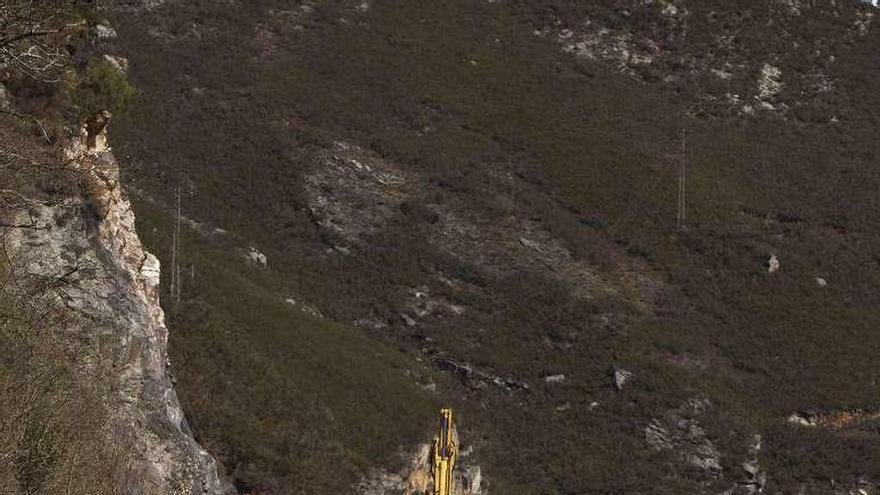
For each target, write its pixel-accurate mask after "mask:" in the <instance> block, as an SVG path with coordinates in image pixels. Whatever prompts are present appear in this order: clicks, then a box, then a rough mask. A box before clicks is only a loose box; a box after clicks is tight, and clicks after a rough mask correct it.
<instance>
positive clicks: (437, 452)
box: [432, 409, 458, 495]
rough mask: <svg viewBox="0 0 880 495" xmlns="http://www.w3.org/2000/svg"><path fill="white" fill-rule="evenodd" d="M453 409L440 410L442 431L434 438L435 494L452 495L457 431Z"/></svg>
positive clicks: (456, 451) (456, 452)
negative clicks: (453, 421) (453, 419)
mask: <svg viewBox="0 0 880 495" xmlns="http://www.w3.org/2000/svg"><path fill="white" fill-rule="evenodd" d="M453 428H455V425H454V424H453V423H452V409H442V410H440V433H439V434H438V435H437V437H436V438H435V439H434V455H433V465H432V467H433V474H434V495H452V470H453V469H454V468H455V456H456V455H457V454H458V445H455V433H454V430H453Z"/></svg>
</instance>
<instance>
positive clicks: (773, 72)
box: [758, 64, 782, 100]
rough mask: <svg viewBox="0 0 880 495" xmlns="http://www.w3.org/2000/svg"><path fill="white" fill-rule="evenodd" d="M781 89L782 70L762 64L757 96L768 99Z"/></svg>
mask: <svg viewBox="0 0 880 495" xmlns="http://www.w3.org/2000/svg"><path fill="white" fill-rule="evenodd" d="M781 91H782V71H781V70H780V69H779V67H776V66H775V65H770V64H764V66H763V67H761V76H760V77H759V78H758V98H759V99H761V100H769V99H771V98H773V97H774V96H776V95H778V94H779V93H780V92H781Z"/></svg>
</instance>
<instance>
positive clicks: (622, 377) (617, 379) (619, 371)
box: [611, 368, 633, 390]
mask: <svg viewBox="0 0 880 495" xmlns="http://www.w3.org/2000/svg"><path fill="white" fill-rule="evenodd" d="M632 377H633V374H632V372H631V371H627V370H625V369H623V368H615V369H614V371H613V372H612V374H611V380H612V384H613V385H614V388H616V389H617V390H623V386H624V385H626V383H627V382H628V381H630V380H631V379H632Z"/></svg>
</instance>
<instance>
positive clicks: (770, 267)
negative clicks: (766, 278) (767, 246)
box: [767, 254, 780, 273]
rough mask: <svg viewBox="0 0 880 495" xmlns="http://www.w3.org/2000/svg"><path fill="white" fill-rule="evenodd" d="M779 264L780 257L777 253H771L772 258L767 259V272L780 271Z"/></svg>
mask: <svg viewBox="0 0 880 495" xmlns="http://www.w3.org/2000/svg"><path fill="white" fill-rule="evenodd" d="M779 266H780V263H779V258H777V257H776V255H775V254H771V255H770V259H769V260H767V273H776V272H777V271H779Z"/></svg>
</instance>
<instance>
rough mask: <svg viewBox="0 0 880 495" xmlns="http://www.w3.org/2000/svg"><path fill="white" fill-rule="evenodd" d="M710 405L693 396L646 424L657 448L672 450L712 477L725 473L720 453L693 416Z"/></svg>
mask: <svg viewBox="0 0 880 495" xmlns="http://www.w3.org/2000/svg"><path fill="white" fill-rule="evenodd" d="M709 408H711V404H710V403H709V401H707V400H702V399H691V400H688V401H687V402H685V403H684V404H683V405H682V406H681V407H679V408H678V409H675V410H673V411H670V412H669V413H668V414H666V415H665V416H664V417H663V418H655V419H653V420H651V422H650V423H649V424H648V426H646V427H645V441H646V442H647V443H648V445H650V446H652V447H654V448H655V449H657V450H672V451H674V452H676V453H677V454H678V456H679V458H680V459H681V460H682V461H683V462H685V463H686V464H689V465H691V466H694V467H696V468H699V469H700V470H702V471H704V472H706V473H707V474H709V475H710V476H713V477H717V476H719V475H720V474H721V472H722V467H721V452H720V451H719V450H718V448H717V447H716V446H715V444H714V443H713V442H712V440H710V439H709V437H708V435H707V433H706V430H705V429H704V428H703V427H702V425H700V422H699V421H698V420H697V419H696V418H695V417H694V416H696V415H699V414H701V413H703V412H706V411H707V410H708V409H709Z"/></svg>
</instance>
